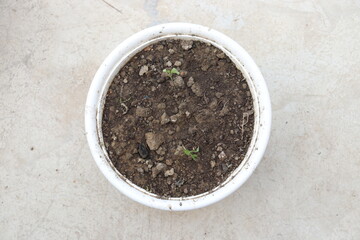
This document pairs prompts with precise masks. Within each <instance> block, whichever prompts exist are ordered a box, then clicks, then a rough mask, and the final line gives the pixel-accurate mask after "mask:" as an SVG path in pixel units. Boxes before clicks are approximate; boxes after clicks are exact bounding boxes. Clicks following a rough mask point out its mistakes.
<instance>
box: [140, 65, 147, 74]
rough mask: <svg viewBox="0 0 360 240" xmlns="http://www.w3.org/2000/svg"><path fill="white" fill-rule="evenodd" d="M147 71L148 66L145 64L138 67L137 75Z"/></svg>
mask: <svg viewBox="0 0 360 240" xmlns="http://www.w3.org/2000/svg"><path fill="white" fill-rule="evenodd" d="M148 71H149V67H148V66H147V65H144V66H142V67H141V68H140V71H139V75H140V76H142V75H144V74H145V73H147V72H148Z"/></svg>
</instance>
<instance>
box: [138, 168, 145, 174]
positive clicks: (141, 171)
mask: <svg viewBox="0 0 360 240" xmlns="http://www.w3.org/2000/svg"><path fill="white" fill-rule="evenodd" d="M136 170H137V171H138V172H139V173H144V169H142V168H137V169H136Z"/></svg>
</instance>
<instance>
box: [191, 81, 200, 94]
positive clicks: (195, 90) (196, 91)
mask: <svg viewBox="0 0 360 240" xmlns="http://www.w3.org/2000/svg"><path fill="white" fill-rule="evenodd" d="M191 91H192V92H193V93H194V94H195V95H196V96H198V97H201V96H202V94H203V92H202V90H201V87H200V85H199V84H198V83H194V84H193V85H192V86H191Z"/></svg>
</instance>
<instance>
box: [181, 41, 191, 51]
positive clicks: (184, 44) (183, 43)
mask: <svg viewBox="0 0 360 240" xmlns="http://www.w3.org/2000/svg"><path fill="white" fill-rule="evenodd" d="M180 45H181V47H182V49H184V50H189V49H191V48H192V46H193V41H191V40H182V41H181V42H180Z"/></svg>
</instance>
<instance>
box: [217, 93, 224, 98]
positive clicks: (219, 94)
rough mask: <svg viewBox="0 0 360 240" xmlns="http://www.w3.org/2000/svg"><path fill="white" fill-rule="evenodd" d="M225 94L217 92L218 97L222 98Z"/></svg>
mask: <svg viewBox="0 0 360 240" xmlns="http://www.w3.org/2000/svg"><path fill="white" fill-rule="evenodd" d="M223 95H224V94H222V93H221V92H217V93H215V96H216V97H217V98H221V97H222V96H223Z"/></svg>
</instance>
